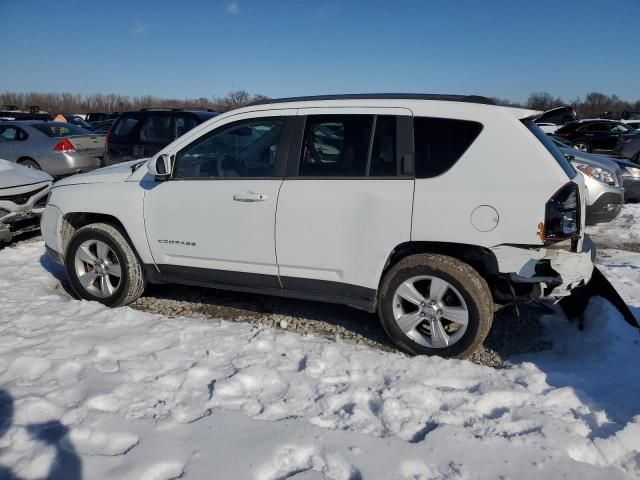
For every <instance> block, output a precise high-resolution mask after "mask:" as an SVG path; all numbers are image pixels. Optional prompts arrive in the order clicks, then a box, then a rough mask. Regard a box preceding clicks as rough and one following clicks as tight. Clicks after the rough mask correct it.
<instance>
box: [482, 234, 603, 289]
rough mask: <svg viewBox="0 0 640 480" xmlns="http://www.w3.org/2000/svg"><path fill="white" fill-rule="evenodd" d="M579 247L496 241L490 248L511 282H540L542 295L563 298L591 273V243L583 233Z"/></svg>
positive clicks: (584, 281)
mask: <svg viewBox="0 0 640 480" xmlns="http://www.w3.org/2000/svg"><path fill="white" fill-rule="evenodd" d="M579 243H581V248H580V249H579V251H571V250H569V249H566V250H565V249H561V248H545V247H541V248H524V247H513V246H507V245H499V246H496V247H493V248H491V249H490V250H491V251H492V252H493V253H494V255H495V256H496V259H497V261H498V269H499V271H500V273H501V274H506V275H508V277H509V279H510V280H511V281H512V282H514V283H528V284H540V285H541V286H542V287H543V288H542V290H541V291H542V292H543V293H542V295H543V296H545V297H554V298H558V299H559V298H563V297H566V296H567V295H570V294H571V292H572V291H573V290H575V289H576V288H578V287H580V286H583V285H586V284H587V283H589V280H591V276H592V275H593V268H594V261H595V258H596V249H595V245H594V244H593V242H592V241H591V239H590V238H589V237H588V236H585V237H584V239H583V241H582V242H579Z"/></svg>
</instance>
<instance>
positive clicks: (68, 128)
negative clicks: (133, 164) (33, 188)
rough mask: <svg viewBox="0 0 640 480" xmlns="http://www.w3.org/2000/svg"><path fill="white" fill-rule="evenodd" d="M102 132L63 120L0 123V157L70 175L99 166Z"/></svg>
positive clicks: (55, 173)
mask: <svg viewBox="0 0 640 480" xmlns="http://www.w3.org/2000/svg"><path fill="white" fill-rule="evenodd" d="M104 139H105V137H104V135H96V134H93V133H91V132H89V131H87V130H85V129H83V128H80V127H76V126H75V125H73V124H70V123H63V122H41V121H37V120H25V121H14V122H0V158H4V159H5V160H9V161H10V162H16V163H19V164H22V165H24V166H26V167H29V168H35V169H37V170H44V171H45V172H47V173H48V174H50V175H53V176H61V175H71V174H74V173H78V172H88V171H90V170H93V169H95V168H98V167H100V166H102V152H103V150H104Z"/></svg>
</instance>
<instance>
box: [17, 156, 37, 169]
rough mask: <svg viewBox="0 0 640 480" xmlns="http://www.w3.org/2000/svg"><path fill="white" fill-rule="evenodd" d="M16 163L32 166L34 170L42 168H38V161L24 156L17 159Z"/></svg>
mask: <svg viewBox="0 0 640 480" xmlns="http://www.w3.org/2000/svg"><path fill="white" fill-rule="evenodd" d="M18 163H19V164H20V165H23V166H25V167H27V168H33V169H34V170H42V168H40V165H38V162H36V161H35V160H33V159H32V158H25V159H23V160H19V161H18Z"/></svg>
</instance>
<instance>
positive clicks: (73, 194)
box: [42, 94, 595, 357]
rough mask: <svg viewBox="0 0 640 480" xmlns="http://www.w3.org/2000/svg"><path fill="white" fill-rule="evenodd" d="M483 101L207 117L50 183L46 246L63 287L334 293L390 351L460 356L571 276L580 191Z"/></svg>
mask: <svg viewBox="0 0 640 480" xmlns="http://www.w3.org/2000/svg"><path fill="white" fill-rule="evenodd" d="M535 113H536V112H532V111H528V110H522V109H514V108H506V107H500V106H496V105H494V104H493V103H492V102H491V101H490V100H487V99H485V98H483V97H473V96H448V95H403V94H398V95H348V96H331V97H307V98H293V99H283V100H274V101H269V102H267V103H265V104H261V105H254V106H250V107H246V108H241V109H238V110H234V111H231V112H227V113H225V114H223V115H220V116H217V117H215V118H213V119H211V120H209V121H207V122H205V123H203V124H201V125H200V126H198V127H196V128H194V129H193V130H191V131H190V132H188V133H186V134H185V135H183V136H182V137H180V138H178V139H177V140H175V141H174V142H173V143H171V144H170V145H168V146H167V147H166V148H164V149H163V150H162V151H160V152H159V153H158V154H157V155H155V156H154V157H153V158H151V159H147V160H139V161H134V162H127V163H124V164H120V165H115V166H112V167H108V168H103V169H100V170H96V171H94V172H91V173H87V174H83V175H76V176H74V177H70V178H67V179H65V180H62V181H60V182H58V183H56V184H55V185H54V187H53V189H52V192H51V196H50V198H49V203H48V205H47V208H46V210H45V212H44V216H43V219H42V231H43V235H44V238H45V241H46V246H47V250H48V252H49V254H50V255H51V256H52V257H53V258H54V259H56V260H57V261H58V262H60V263H62V264H64V266H65V267H66V271H67V274H68V277H69V281H70V283H71V285H72V287H73V289H74V290H75V292H76V293H77V295H78V296H79V297H80V298H83V299H87V300H96V301H99V302H102V303H104V304H105V305H109V306H118V305H125V304H127V303H130V302H133V301H134V300H135V299H136V298H137V297H139V296H140V295H141V294H142V292H143V290H144V288H145V284H146V283H159V282H160V283H165V282H168V283H183V284H190V285H204V286H211V287H216V288H224V289H230V290H242V291H250V292H260V293H266V294H273V295H281V296H287V297H294V298H303V299H312V300H320V301H327V302H337V303H344V304H347V305H352V306H355V307H358V308H363V309H366V310H368V311H371V312H376V311H377V312H378V315H379V317H380V320H381V321H382V325H383V326H384V328H385V330H386V331H387V333H388V334H389V336H390V337H391V338H392V339H393V341H394V342H395V343H396V344H397V345H398V346H399V347H400V348H401V349H403V350H404V351H406V352H409V353H414V354H438V355H441V356H445V357H464V356H467V355H468V354H469V353H471V352H472V351H473V349H474V348H475V347H476V346H478V345H479V344H480V343H481V342H482V341H483V340H484V338H485V336H486V335H487V332H488V331H489V328H490V326H491V322H492V318H493V312H494V301H496V302H501V303H508V302H511V301H513V300H515V299H516V298H529V299H530V298H535V297H540V296H546V297H555V298H561V297H564V296H567V295H569V293H570V292H571V291H572V290H573V289H575V288H577V287H578V286H581V285H583V284H585V283H586V282H588V281H589V279H590V277H591V274H592V271H593V256H594V255H595V252H594V251H593V248H592V246H591V242H590V241H589V240H588V239H587V238H585V237H584V234H583V231H584V228H583V227H584V208H583V205H584V192H583V190H584V185H583V180H582V179H581V177H580V176H579V175H577V174H576V172H575V171H574V170H573V168H572V167H571V165H570V164H569V162H568V161H567V160H566V159H565V157H564V156H563V155H562V154H561V153H560V152H559V151H558V150H557V149H556V147H555V146H554V145H553V144H552V143H551V140H550V139H548V138H547V136H546V135H544V134H543V133H542V132H541V131H540V130H539V128H538V127H537V126H536V125H535V123H533V121H532V120H531V119H530V116H531V115H534V114H535Z"/></svg>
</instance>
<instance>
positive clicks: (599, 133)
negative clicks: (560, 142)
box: [555, 119, 635, 153]
mask: <svg viewBox="0 0 640 480" xmlns="http://www.w3.org/2000/svg"><path fill="white" fill-rule="evenodd" d="M634 132H635V130H634V129H633V128H631V127H629V126H628V125H627V124H625V123H622V122H618V121H615V120H603V119H593V120H579V121H577V122H570V123H567V124H566V125H565V126H563V127H562V128H559V129H558V130H556V132H555V134H556V135H557V136H559V137H562V138H564V139H565V140H567V141H569V142H570V143H571V145H573V148H575V149H577V150H580V151H581V152H586V153H590V152H595V151H601V152H611V151H612V150H613V149H614V148H615V146H616V144H617V143H618V138H619V137H620V136H621V135H625V134H629V133H634Z"/></svg>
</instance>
